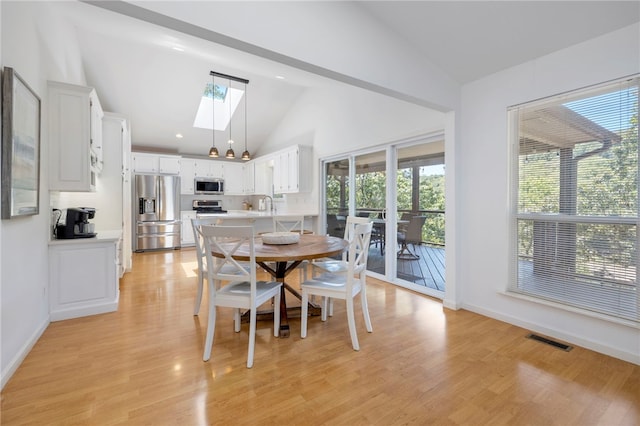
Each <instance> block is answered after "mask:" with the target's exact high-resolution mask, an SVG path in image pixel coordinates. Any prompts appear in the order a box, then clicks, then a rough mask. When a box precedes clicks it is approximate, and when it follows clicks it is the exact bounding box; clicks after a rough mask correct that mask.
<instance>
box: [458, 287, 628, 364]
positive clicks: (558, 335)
mask: <svg viewBox="0 0 640 426" xmlns="http://www.w3.org/2000/svg"><path fill="white" fill-rule="evenodd" d="M532 301H533V300H532ZM535 301H536V302H538V300H535ZM461 308H462V309H465V310H467V311H471V312H474V313H476V314H479V315H483V316H486V317H489V318H493V319H495V320H499V321H504V322H507V323H509V324H513V325H516V326H518V327H522V328H525V329H527V330H530V331H534V332H536V333H540V334H544V335H546V336H549V337H553V338H555V339H559V340H563V341H565V342H568V343H571V344H572V345H576V346H581V347H583V348H585V349H589V350H592V351H595V352H599V353H602V354H605V355H609V356H612V357H614V358H618V359H621V360H623V361H627V362H631V363H633V364H637V365H640V354H638V353H633V352H626V351H621V350H619V349H618V348H615V347H612V346H609V345H603V344H602V343H599V342H594V341H593V340H589V339H585V338H583V337H581V336H578V335H575V334H572V333H566V332H564V331H562V330H560V329H557V328H548V327H543V326H541V325H539V324H536V323H532V322H529V321H523V320H522V319H521V318H519V317H514V316H511V315H505V314H502V313H500V312H496V311H494V310H491V309H485V308H483V307H480V306H478V305H474V304H468V303H463V304H462V306H461ZM522 337H523V338H524V334H523V336H522Z"/></svg>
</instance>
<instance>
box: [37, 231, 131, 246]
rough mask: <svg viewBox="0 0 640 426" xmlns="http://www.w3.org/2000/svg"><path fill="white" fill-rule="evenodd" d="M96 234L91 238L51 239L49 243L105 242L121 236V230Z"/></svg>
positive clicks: (116, 239)
mask: <svg viewBox="0 0 640 426" xmlns="http://www.w3.org/2000/svg"><path fill="white" fill-rule="evenodd" d="M97 234H98V235H96V236H95V237H92V238H69V239H61V240H51V241H49V245H50V246H52V245H62V244H91V243H107V242H114V241H118V240H119V239H120V238H121V237H122V231H119V230H115V231H98V232H97Z"/></svg>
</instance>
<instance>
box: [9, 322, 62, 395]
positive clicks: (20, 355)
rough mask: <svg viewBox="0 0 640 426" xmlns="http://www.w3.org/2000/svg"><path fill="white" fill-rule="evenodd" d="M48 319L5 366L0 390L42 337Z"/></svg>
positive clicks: (47, 324)
mask: <svg viewBox="0 0 640 426" xmlns="http://www.w3.org/2000/svg"><path fill="white" fill-rule="evenodd" d="M49 323H50V321H49V318H47V319H46V320H45V321H43V322H42V324H40V326H39V327H38V328H37V329H36V330H35V331H34V333H33V334H32V335H31V336H30V337H29V338H28V339H27V340H26V341H25V343H24V345H22V347H21V348H20V350H18V352H17V353H16V355H15V356H14V357H13V359H12V360H11V361H10V362H9V363H8V364H7V366H6V368H5V369H4V370H3V371H2V377H1V378H0V389H4V386H5V385H6V384H7V383H8V382H9V380H10V379H11V377H13V374H14V373H15V372H16V370H18V367H20V365H21V364H22V362H23V361H24V359H25V358H26V357H27V355H29V352H31V349H33V347H34V346H35V344H36V343H37V342H38V340H39V339H40V336H42V333H44V331H45V330H46V329H47V327H48V326H49Z"/></svg>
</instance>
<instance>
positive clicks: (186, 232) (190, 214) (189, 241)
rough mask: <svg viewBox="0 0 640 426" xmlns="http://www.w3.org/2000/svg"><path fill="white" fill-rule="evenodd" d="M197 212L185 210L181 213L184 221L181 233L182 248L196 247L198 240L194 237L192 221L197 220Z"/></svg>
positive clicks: (181, 218)
mask: <svg viewBox="0 0 640 426" xmlns="http://www.w3.org/2000/svg"><path fill="white" fill-rule="evenodd" d="M196 217H197V216H196V211H195V210H183V211H181V212H180V220H181V221H182V229H181V231H182V232H180V245H181V246H182V247H187V246H195V244H196V240H195V236H194V235H193V226H192V225H191V219H195V218H196Z"/></svg>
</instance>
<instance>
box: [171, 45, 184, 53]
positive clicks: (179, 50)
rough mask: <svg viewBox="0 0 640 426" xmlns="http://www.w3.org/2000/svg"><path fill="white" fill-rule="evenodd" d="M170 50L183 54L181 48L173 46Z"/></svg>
mask: <svg viewBox="0 0 640 426" xmlns="http://www.w3.org/2000/svg"><path fill="white" fill-rule="evenodd" d="M172 49H173V50H177V51H178V52H184V49H183V48H182V47H179V46H173V47H172Z"/></svg>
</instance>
